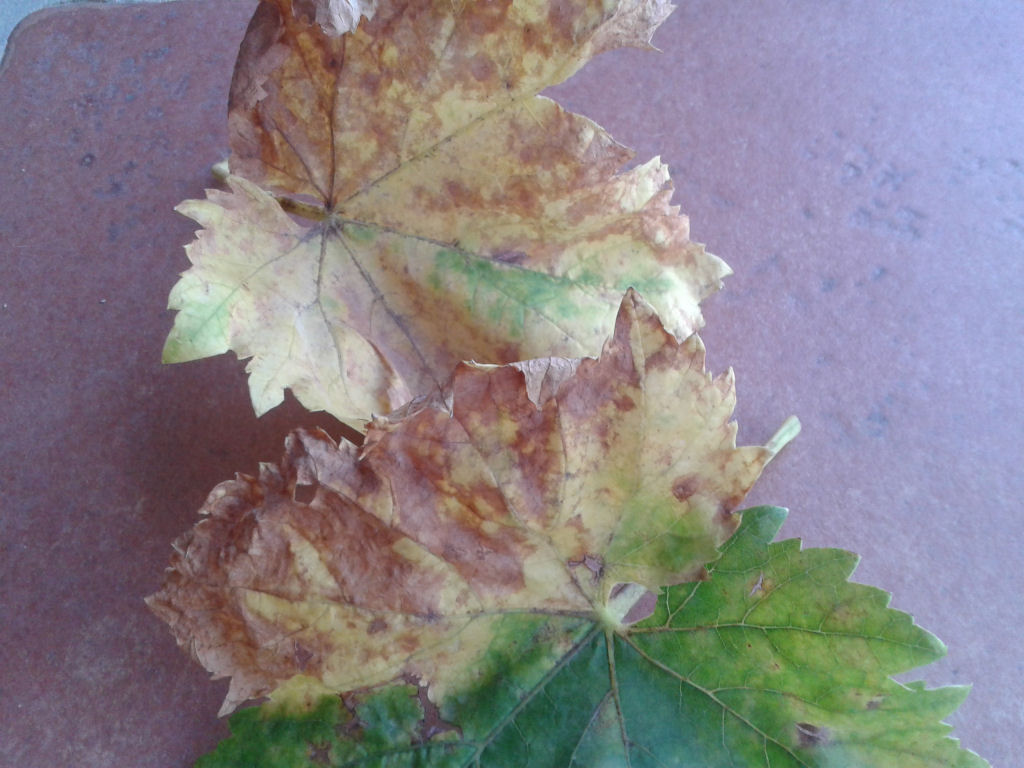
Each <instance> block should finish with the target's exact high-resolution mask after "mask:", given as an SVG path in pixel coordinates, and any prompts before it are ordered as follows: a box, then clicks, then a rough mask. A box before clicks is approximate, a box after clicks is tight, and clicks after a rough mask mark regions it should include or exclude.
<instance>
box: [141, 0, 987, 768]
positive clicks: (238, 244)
mask: <svg viewBox="0 0 1024 768" xmlns="http://www.w3.org/2000/svg"><path fill="white" fill-rule="evenodd" d="M669 10H670V9H669V7H668V6H667V5H666V4H664V3H662V2H660V1H659V0H618V1H616V0H606V2H604V3H602V2H595V0H496V1H493V2H492V1H491V0H463V1H462V2H452V0H437V1H436V2H431V0H394V1H393V2H388V1H387V0H385V1H384V2H381V3H380V4H378V5H376V6H374V5H373V4H371V3H368V2H366V0H362V2H361V3H359V4H354V5H353V4H347V3H345V2H342V0H264V1H263V2H262V3H261V4H260V6H259V8H258V10H257V12H256V15H255V16H254V18H253V21H252V23H251V24H250V27H249V30H248V32H247V34H246V37H245V41H244V42H243V44H242V47H241V51H240V54H239V60H238V64H237V66H236V71H235V77H234V82H233V84H232V89H231V103H230V109H229V128H230V137H231V144H232V156H231V161H230V167H231V170H232V175H228V176H227V185H228V187H229V191H227V192H219V191H212V192H210V193H209V199H208V200H207V201H190V202H186V203H184V204H183V205H182V207H181V210H182V211H184V212H185V213H187V214H188V215H190V216H192V217H193V218H195V219H196V220H197V221H198V222H199V223H200V224H202V225H203V227H204V228H203V230H202V231H201V232H200V233H199V234H198V237H197V240H196V242H195V243H193V244H192V245H191V246H190V247H189V248H188V254H189V257H190V259H191V261H192V263H193V267H192V268H191V269H190V270H189V271H188V272H186V273H185V274H184V275H183V277H182V279H181V281H180V282H179V283H178V285H177V286H176V287H175V288H174V291H173V292H172V295H171V305H172V307H173V308H176V309H178V310H179V313H178V316H177V319H176V322H175V327H174V329H173V331H172V333H171V336H170V338H169V339H168V342H167V347H166V350H165V357H166V359H168V360H186V359H192V358H196V357H201V356H204V355H211V354H217V353H220V352H223V351H226V350H228V349H231V350H234V351H235V352H236V353H237V354H238V355H239V356H240V357H248V358H251V360H250V362H249V367H248V369H249V373H250V389H251V394H252V399H253V403H254V405H255V407H256V410H257V411H258V412H262V411H264V410H266V409H268V408H270V407H273V406H274V405H276V404H277V403H278V402H280V400H281V398H282V396H283V392H284V389H286V388H290V389H292V390H293V391H294V392H295V393H296V395H297V396H298V397H299V399H300V400H301V402H302V403H303V404H305V405H306V406H307V407H308V408H310V409H323V410H327V411H329V412H330V413H332V414H334V415H335V416H337V417H338V418H339V419H341V420H343V421H346V422H348V423H349V424H357V425H367V426H366V432H365V436H364V439H363V441H362V445H361V446H356V445H354V444H352V443H348V442H341V443H340V444H339V443H335V442H334V441H333V440H332V439H331V438H330V437H329V436H328V435H326V434H325V433H323V432H321V431H316V432H310V431H304V430H298V431H296V432H294V433H293V434H292V435H291V436H290V437H289V438H288V439H287V442H286V447H285V454H284V457H283V458H282V460H281V461H280V462H279V463H278V464H276V465H275V464H264V465H262V466H261V468H260V472H259V475H258V476H257V477H250V476H246V475H239V476H237V477H236V479H234V480H231V481H228V482H225V483H222V484H221V485H219V486H218V487H217V488H215V489H214V491H213V492H212V493H211V494H210V496H209V498H208V500H207V502H206V503H205V505H204V506H203V508H202V509H201V510H200V514H201V516H202V519H201V520H200V522H199V523H198V524H197V525H196V526H195V528H194V529H193V530H192V531H190V532H188V533H187V534H185V535H184V536H183V537H182V538H181V539H179V540H178V541H177V542H176V543H175V553H174V556H173V558H172V561H171V567H170V569H169V570H168V573H167V577H166V582H165V584H164V586H163V588H162V589H161V590H160V591H159V592H158V593H157V594H155V595H153V596H151V597H150V598H149V599H148V602H149V604H150V606H151V607H152V608H153V610H154V611H155V612H156V613H157V614H158V615H159V616H161V617H162V618H164V619H165V620H166V621H167V622H168V623H169V624H170V626H171V628H172V630H173V632H174V634H175V636H176V637H177V640H178V642H179V643H180V644H181V645H182V646H183V647H184V648H187V649H188V650H189V651H190V653H191V654H192V655H193V656H194V657H195V658H196V659H197V660H198V661H199V662H200V663H202V664H203V665H204V666H205V667H206V668H207V669H209V670H210V671H211V672H213V673H214V674H215V675H217V676H226V677H230V687H229V692H228V695H227V698H226V700H225V702H224V707H223V710H222V712H223V713H228V712H231V711H233V710H234V709H235V708H236V707H238V706H239V705H240V704H242V703H244V702H246V701H248V700H250V699H255V698H260V697H268V698H269V701H267V702H266V703H264V704H263V705H261V706H259V707H251V708H248V709H243V710H242V711H240V712H239V713H237V714H236V715H235V716H234V717H233V718H232V728H233V730H234V731H235V735H234V736H232V737H231V738H230V739H228V740H227V741H225V742H223V743H222V744H221V746H220V747H219V748H218V749H217V750H216V751H215V752H214V753H212V754H211V755H209V756H207V757H206V758H203V759H202V760H201V761H200V765H202V766H207V768H212V767H213V766H267V767H268V768H269V767H270V766H310V767H312V766H343V765H344V766H364V767H367V768H368V767H369V766H381V767H383V766H409V767H411V766H537V767H538V768H540V767H542V766H552V767H554V766H580V767H581V768H598V767H600V766H637V767H639V766H648V765H649V766H776V767H778V766H854V765H856V766H872V767H878V768H881V767H882V766H891V765H897V764H898V765H900V766H908V767H909V768H913V767H915V766H920V767H922V768H923V767H925V766H928V767H929V768H932V767H935V768H937V767H938V766H965V767H966V766H970V767H972V768H973V767H974V766H983V765H985V763H984V761H982V760H981V759H980V758H977V756H975V755H973V754H972V753H969V752H966V751H964V750H961V749H959V748H958V746H957V744H956V742H955V741H953V740H952V739H950V738H948V737H947V735H946V734H947V733H948V728H947V727H946V726H944V725H943V724H942V723H941V718H943V717H945V716H946V715H948V714H949V713H950V712H952V711H953V709H955V707H956V706H957V705H958V703H959V702H960V700H961V699H962V698H963V696H964V694H965V691H964V690H963V689H959V688H945V689H939V690H926V689H925V688H924V687H923V686H921V685H918V684H911V685H902V684H899V683H897V682H895V681H893V680H892V679H891V677H890V676H891V675H892V674H895V673H898V672H903V671H906V670H908V669H911V668H913V667H915V666H918V665H920V664H923V663H927V662H929V661H932V660H933V659H935V658H937V657H938V656H940V655H941V653H942V650H943V649H942V646H941V643H939V641H938V640H936V639H935V638H934V637H932V636H931V635H929V634H928V633H927V632H925V631H924V630H922V629H920V628H918V627H917V626H915V625H914V624H913V622H912V620H911V619H910V617H909V616H907V615H906V614H902V613H899V612H896V611H893V610H891V609H889V608H888V607H887V605H888V597H887V595H885V594H884V593H882V592H880V591H878V590H875V589H872V588H869V587H863V586H859V585H853V584H850V583H848V582H847V581H846V578H847V577H848V576H849V574H850V573H851V572H852V570H853V567H854V565H855V563H856V558H855V556H853V555H851V554H849V553H845V552H841V551H836V550H810V551H801V550H800V548H799V544H798V543H797V542H793V541H787V542H781V543H776V544H772V543H770V542H771V539H772V537H773V536H774V535H775V533H776V531H777V530H778V527H779V526H780V525H781V522H782V519H783V517H784V514H785V513H784V512H783V511H782V510H780V509H775V508H758V509H753V510H747V511H746V512H745V513H743V514H741V513H739V512H737V511H736V510H737V508H738V506H739V505H740V503H741V501H742V499H743V498H744V497H745V495H746V494H747V492H748V490H749V489H750V487H751V486H752V484H753V483H754V481H755V480H756V479H757V477H758V476H759V475H760V473H761V471H762V469H763V468H764V466H765V465H766V464H767V462H768V461H769V460H770V459H771V458H772V457H773V456H774V455H775V453H776V452H777V451H778V450H779V449H780V448H781V447H782V446H783V445H784V444H785V443H786V442H788V440H789V439H791V438H792V436H793V435H794V434H795V432H796V430H797V429H798V426H797V424H796V422H795V420H794V421H792V422H787V424H786V425H784V426H783V429H782V430H780V432H779V434H778V435H777V436H776V437H775V438H773V439H772V440H771V441H769V443H768V445H766V446H764V447H737V446H736V440H735V438H736V426H735V424H734V423H733V422H732V421H731V418H732V413H733V408H734V404H735V394H734V387H733V380H732V375H731V373H729V374H725V375H723V376H719V377H717V378H713V377H711V376H710V375H708V374H707V373H706V372H705V370H704V349H703V346H702V344H701V342H700V340H699V339H698V338H697V336H696V335H694V331H695V329H696V328H697V326H698V325H699V324H700V312H699V302H700V300H701V299H703V298H704V297H705V296H707V295H708V294H709V293H710V292H712V291H714V290H716V289H717V288H718V287H719V284H720V280H721V278H722V277H723V276H724V275H725V274H726V273H727V271H728V270H727V268H726V267H725V265H724V264H723V263H722V262H721V261H719V260H718V259H717V258H715V257H713V256H711V255H709V254H707V253H706V252H705V251H704V250H703V248H702V247H700V246H699V245H696V244H694V243H692V242H691V241H689V239H688V236H687V224H686V219H685V218H684V217H683V216H681V215H680V214H679V212H678V211H677V210H676V209H675V208H674V207H672V206H671V205H670V204H669V198H670V196H671V193H672V189H671V185H670V183H669V181H668V176H667V172H666V170H665V167H664V166H663V165H662V164H661V163H660V161H658V160H652V161H650V162H648V163H646V164H642V165H638V166H635V167H633V168H631V169H629V170H624V169H623V166H624V164H625V163H626V162H627V161H628V160H629V159H630V154H629V152H628V151H627V150H625V149H623V148H622V147H620V146H619V145H617V144H615V143H614V141H612V140H611V138H610V137H608V135H607V134H606V133H605V132H604V131H602V130H601V129H600V128H599V127H598V126H596V125H594V124H593V123H591V122H590V121H588V120H586V119H585V118H582V117H580V116H578V115H573V114H570V113H567V112H565V111H564V110H562V109H561V108H560V107H559V106H558V105H557V104H555V103H554V102H552V101H550V100H548V99H545V98H543V97H540V96H538V95H537V94H538V93H539V92H540V91H541V90H542V89H543V88H545V87H547V86H548V85H551V84H553V83H556V82H559V81H561V80H563V79H565V78H566V77H568V76H569V75H570V74H572V73H573V72H574V71H575V70H576V69H578V68H579V67H580V66H581V65H582V64H583V63H584V62H585V61H586V60H587V59H588V58H590V57H592V56H594V55H596V54H597V53H600V52H602V51H605V50H608V49H611V48H614V47H616V46H620V45H627V44H629V45H639V46H647V45H648V44H649V40H650V36H651V34H652V32H653V30H654V29H655V27H656V26H657V25H658V24H659V23H660V22H661V20H662V19H664V18H665V16H666V15H667V13H668V11H669ZM364 14H365V15H366V16H369V17H372V18H362V16H363V15H364ZM234 174H237V175H234ZM616 311H617V314H616ZM602 342H604V346H603V349H601V351H600V354H599V356H596V357H588V355H596V354H597V353H598V349H599V347H600V345H601V343H602ZM531 358H532V359H531ZM474 359H475V360H484V361H487V363H486V364H482V363H468V362H462V361H464V360H474ZM453 371H454V372H453ZM414 395H416V397H415V398H414V397H413V396H414ZM373 413H388V414H389V415H386V416H376V417H371V415H372V414H373ZM737 529H738V530H737Z"/></svg>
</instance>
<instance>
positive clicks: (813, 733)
mask: <svg viewBox="0 0 1024 768" xmlns="http://www.w3.org/2000/svg"><path fill="white" fill-rule="evenodd" d="M796 738H797V743H798V744H799V745H800V746H801V747H820V746H822V745H824V744H828V743H829V739H830V734H829V732H828V729H827V728H821V727H819V726H817V725H811V724H810V723H797V724H796Z"/></svg>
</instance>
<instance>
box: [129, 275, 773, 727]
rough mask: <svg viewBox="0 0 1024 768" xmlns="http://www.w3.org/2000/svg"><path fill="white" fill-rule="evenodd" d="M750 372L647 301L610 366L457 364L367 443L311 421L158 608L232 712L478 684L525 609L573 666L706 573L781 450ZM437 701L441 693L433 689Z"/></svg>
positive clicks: (242, 485) (247, 485) (618, 340)
mask: <svg viewBox="0 0 1024 768" xmlns="http://www.w3.org/2000/svg"><path fill="white" fill-rule="evenodd" d="M734 399H735V398H734V389H733V381H732V376H731V374H726V375H723V376H719V377H718V378H712V377H711V376H709V375H708V374H706V373H705V372H704V349H703V346H702V345H701V343H700V340H699V339H698V338H697V337H696V336H692V337H690V338H689V339H687V340H686V341H684V342H678V341H676V340H675V339H674V338H673V336H672V334H670V333H669V332H667V331H666V330H665V329H664V328H663V326H662V325H661V323H660V322H659V321H658V319H657V316H656V313H655V312H654V310H653V309H652V308H651V307H650V306H649V305H647V304H646V303H645V302H644V301H643V300H642V299H641V298H640V297H639V296H638V295H637V294H636V293H634V292H632V291H631V292H629V293H628V294H627V296H626V298H625V299H624V300H623V302H622V305H621V309H620V312H619V315H618V319H617V321H616V323H615V333H614V336H613V337H612V338H611V339H610V340H609V341H608V342H607V343H606V344H605V347H604V350H603V352H602V354H601V356H600V358H598V359H593V358H589V359H583V360H579V361H568V360H559V359H547V360H533V361H529V362H527V363H518V364H512V365H505V366H494V365H486V366H480V365H474V364H462V365H460V366H459V367H458V368H457V369H456V371H455V373H454V375H453V377H452V379H451V382H450V384H449V386H448V387H447V388H446V389H445V391H444V392H443V393H442V394H440V395H438V396H435V397H429V398H426V399H423V400H419V401H414V402H413V403H411V404H410V405H409V406H408V407H406V408H405V409H403V410H402V411H400V412H398V413H396V414H393V415H392V416H390V417H387V418H378V419H376V420H375V421H374V422H373V423H372V424H371V426H370V429H369V432H368V434H367V438H366V442H365V444H364V445H363V446H362V448H361V449H360V448H356V447H355V446H353V445H350V444H347V443H342V444H340V445H336V444H335V443H334V442H333V441H331V439H330V438H329V437H327V435H326V434H324V433H323V432H305V431H297V432H295V433H293V434H292V435H291V436H290V437H289V438H288V440H287V443H286V450H285V455H284V458H283V460H282V461H281V463H280V464H278V465H271V464H266V465H263V466H262V467H261V470H260V474H259V477H258V478H253V477H247V476H244V475H240V476H238V477H237V478H236V479H235V480H232V481H229V482H226V483H222V484H221V485H220V486H218V487H217V488H216V489H214V491H213V492H212V493H211V495H210V497H209V499H208V500H207V502H206V504H205V505H204V507H203V508H202V510H201V514H203V515H204V516H205V519H204V520H202V521H201V522H199V523H198V524H197V525H196V527H195V528H194V529H193V530H192V531H191V532H190V533H188V534H186V535H185V536H184V537H183V538H182V539H180V540H179V541H178V542H177V544H176V545H175V551H176V552H175V555H174V557H173V559H172V562H171V567H170V570H169V571H168V574H167V579H166V582H165V584H164V587H163V588H162V590H161V591H160V592H158V593H157V594H156V595H153V596H152V597H150V598H149V604H150V606H151V607H152V608H153V609H154V610H155V611H156V612H157V613H158V614H159V615H160V616H162V617H163V618H164V619H165V620H166V621H168V623H170V625H171V627H172V629H173V631H174V633H175V635H176V637H177V639H178V642H179V643H180V644H181V645H182V646H183V647H185V648H187V649H189V650H190V651H191V652H192V653H193V654H194V656H195V657H196V658H197V659H198V660H199V661H200V662H201V663H202V664H203V665H204V666H206V668H207V669H209V670H210V671H211V672H213V673H215V674H216V675H218V676H225V675H229V676H231V678H232V680H231V687H230V692H229V694H228V697H227V700H226V701H225V704H224V711H230V710H231V709H233V708H234V707H235V706H237V705H238V704H239V703H241V702H243V701H245V700H246V699H248V698H251V697H255V696H262V695H266V694H269V693H271V692H272V691H274V690H275V689H277V688H279V687H280V686H282V685H283V684H285V683H286V682H288V681H290V680H291V681H292V683H291V684H290V686H289V691H290V692H291V693H290V694H289V695H292V694H296V692H297V694H298V695H300V696H301V695H302V692H303V691H308V690H313V691H315V692H322V691H323V690H330V691H349V690H353V689H357V688H363V687H367V686H373V685H378V684H381V683H384V682H387V681H389V680H392V679H395V678H396V677H399V676H402V675H407V676H413V677H417V678H420V679H422V680H424V681H426V682H427V683H428V684H429V686H430V691H431V695H432V696H435V697H439V696H441V695H442V693H443V692H446V691H451V690H453V689H455V690H458V689H460V688H461V687H463V686H465V685H467V684H468V677H467V676H471V675H472V674H473V672H472V671H473V669H474V665H473V662H474V661H475V660H476V659H478V658H479V657H480V656H481V654H483V653H485V652H486V650H487V649H488V647H490V645H491V643H492V642H493V641H494V639H495V636H496V635H498V634H500V632H501V630H500V629H499V626H500V624H501V621H502V619H503V618H507V617H509V616H510V615H519V616H523V615H526V616H535V617H538V618H542V619H550V623H549V624H548V625H546V629H544V631H545V632H546V633H548V636H547V637H546V640H545V642H546V645H547V646H548V647H550V649H551V651H550V652H551V653H553V654H555V656H556V657H557V655H558V653H560V652H564V651H565V649H566V648H568V647H569V646H571V645H572V644H573V643H574V642H575V641H577V640H578V639H579V633H580V632H581V631H584V630H586V628H587V627H588V626H589V627H593V625H594V623H595V622H597V623H598V624H599V625H600V626H603V627H605V628H606V629H607V630H608V631H618V630H619V629H621V627H622V624H623V622H624V621H625V617H626V616H627V614H629V610H630V608H631V607H632V606H633V605H634V604H635V603H636V601H637V600H638V599H639V598H640V596H641V595H643V594H645V593H646V592H647V590H652V591H656V590H658V589H659V588H660V587H662V586H665V585H670V584H675V583H679V582H682V581H691V580H697V579H700V578H702V576H703V574H704V564H705V563H706V562H707V561H709V560H711V559H713V558H714V557H715V556H716V554H717V548H718V546H719V545H720V544H721V543H722V542H723V541H724V540H725V539H726V538H728V537H729V536H730V535H731V534H732V532H733V531H734V530H735V528H736V526H737V525H738V524H739V520H738V517H737V516H736V515H734V514H733V510H734V509H735V508H736V506H737V505H738V504H739V503H740V501H741V500H742V498H743V497H744V495H745V494H746V493H747V491H748V489H749V488H750V486H751V485H752V484H753V483H754V481H755V480H756V478H757V477H758V475H759V474H760V472H761V470H762V468H763V467H764V465H765V464H766V463H767V462H768V461H769V459H770V458H771V457H772V455H773V451H774V450H777V449H778V448H780V447H781V443H778V444H775V445H773V447H772V448H763V447H741V448H737V447H736V444H735V435H736V426H735V424H734V423H732V422H730V418H731V415H732V410H733V406H734ZM435 700H436V699H435Z"/></svg>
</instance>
